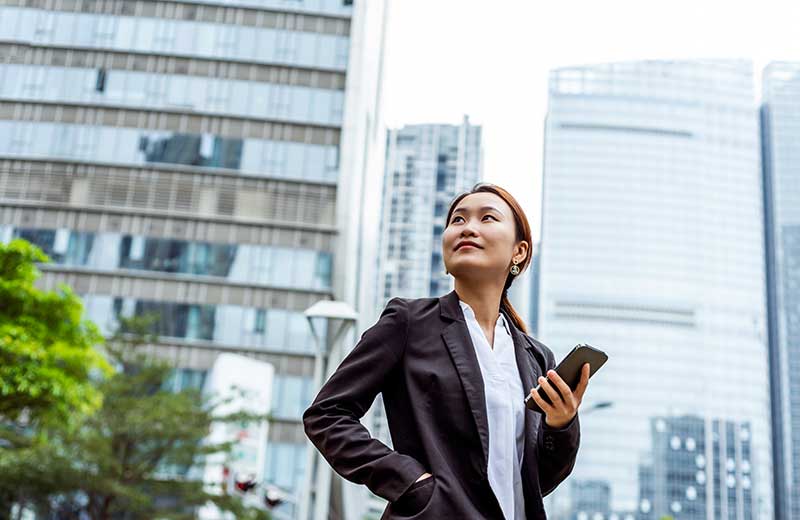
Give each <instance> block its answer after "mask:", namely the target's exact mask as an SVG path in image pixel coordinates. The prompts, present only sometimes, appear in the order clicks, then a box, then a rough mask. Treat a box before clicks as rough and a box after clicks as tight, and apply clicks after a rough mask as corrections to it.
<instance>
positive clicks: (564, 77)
mask: <svg viewBox="0 0 800 520" xmlns="http://www.w3.org/2000/svg"><path fill="white" fill-rule="evenodd" d="M545 147H546V149H545V170H544V187H543V193H544V200H543V215H542V226H543V229H542V256H541V271H540V273H541V274H540V298H539V323H538V333H539V338H540V339H541V340H542V341H543V342H544V343H545V344H547V345H548V346H550V347H551V348H552V349H553V350H554V352H555V354H556V358H557V359H561V358H562V357H563V356H564V355H565V354H566V353H567V352H568V351H569V350H570V349H571V348H572V347H573V346H574V345H575V344H577V343H584V342H585V343H589V344H591V345H594V346H596V347H598V348H601V349H603V350H604V351H606V352H607V353H608V355H609V360H608V362H607V363H606V365H605V366H604V367H603V368H602V369H601V370H600V371H599V372H598V373H597V375H596V376H594V377H593V378H592V380H591V382H590V384H589V387H588V392H587V394H586V396H585V397H584V401H583V403H584V404H583V406H586V407H591V405H592V403H595V402H611V403H612V404H613V406H611V407H607V408H604V409H602V410H597V411H595V412H593V413H591V414H587V415H586V417H584V420H582V421H581V426H582V430H583V432H582V437H581V451H580V454H579V455H578V460H577V463H576V466H575V468H574V471H573V473H572V475H571V476H570V477H569V478H573V479H577V480H606V481H608V482H609V484H610V496H611V502H612V504H611V507H610V510H613V511H639V512H643V511H642V510H641V504H640V503H639V500H638V494H639V487H640V485H639V484H640V483H639V471H637V469H638V467H639V464H640V462H641V459H642V457H643V456H644V455H645V454H647V453H652V449H653V447H652V437H651V434H650V421H649V418H650V417H655V416H676V415H677V416H680V415H687V414H690V415H696V416H699V417H701V418H704V419H705V418H708V417H711V418H714V419H716V420H721V421H728V422H730V423H735V424H743V423H747V424H749V425H751V431H750V434H751V440H750V443H751V446H752V456H751V458H750V462H751V464H752V471H753V478H752V482H753V485H754V487H753V508H754V515H753V516H754V518H759V519H768V518H771V517H772V506H773V498H772V489H771V485H770V478H769V477H768V476H769V475H771V472H772V457H771V452H770V450H771V448H770V446H771V439H770V438H771V430H770V425H769V423H770V421H769V379H768V353H767V337H766V334H767V332H766V303H765V272H764V261H763V258H764V232H763V223H762V222H763V206H762V191H761V175H760V146H759V119H758V112H757V110H756V107H755V101H754V85H753V73H752V65H751V64H750V63H749V62H744V61H733V60H731V61H643V62H630V63H613V64H604V65H596V66H584V67H570V68H563V69H559V70H555V71H553V73H552V75H551V78H550V86H549V110H548V116H547V123H546V136H545ZM561 492H562V490H561V489H557V490H556V491H555V493H554V494H553V498H552V499H551V498H550V497H548V499H550V500H556V501H557V496H558V494H559V493H561ZM564 492H566V491H565V490H564ZM737 514H738V513H737ZM730 518H737V519H739V518H741V517H740V516H731V517H730Z"/></svg>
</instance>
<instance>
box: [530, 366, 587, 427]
mask: <svg viewBox="0 0 800 520" xmlns="http://www.w3.org/2000/svg"><path fill="white" fill-rule="evenodd" d="M551 382H552V384H551ZM553 384H554V385H555V386H556V387H557V388H558V391H556V389H555V388H553ZM539 385H540V386H541V387H542V388H543V389H544V391H545V392H546V393H547V396H548V397H549V398H550V401H552V402H553V404H552V405H550V404H547V402H546V401H545V400H544V399H542V398H541V397H539V394H538V393H537V392H535V391H534V390H535V389H531V396H532V397H533V400H534V401H536V404H538V405H539V408H541V409H542V411H543V412H544V413H545V414H546V416H547V417H546V418H545V422H546V423H547V425H548V426H550V427H551V428H563V427H564V426H566V425H567V424H569V422H570V421H571V420H572V418H573V417H575V414H576V413H578V407H579V406H580V405H581V401H582V400H583V394H584V393H585V392H586V387H587V386H588V385H589V363H584V364H583V367H581V379H580V381H579V382H578V386H577V387H576V388H575V391H574V392H573V391H572V389H570V387H569V385H567V383H565V382H564V380H563V379H561V376H559V375H558V374H557V373H556V371H555V370H548V371H547V378H545V377H542V376H539ZM559 392H560V395H559ZM562 396H564V397H562Z"/></svg>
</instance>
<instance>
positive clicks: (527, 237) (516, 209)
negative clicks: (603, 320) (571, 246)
mask: <svg viewBox="0 0 800 520" xmlns="http://www.w3.org/2000/svg"><path fill="white" fill-rule="evenodd" d="M473 193H494V194H495V195H497V196H498V197H500V198H501V199H503V200H504V201H505V202H506V204H508V206H509V207H510V208H511V211H512V212H513V213H514V224H515V226H514V227H515V228H516V230H517V235H516V241H517V242H519V241H522V240H524V241H526V242H527V243H528V254H527V256H525V259H524V260H523V261H522V263H520V264H517V266H518V267H519V274H518V275H516V276H514V275H513V274H511V273H510V272H509V273H508V274H507V275H506V283H505V285H504V286H503V296H502V298H501V299H500V307H501V308H504V309H505V310H506V313H507V314H508V316H509V317H510V318H511V321H513V322H514V325H516V326H517V328H518V329H520V330H521V331H522V332H524V333H525V334H527V333H528V328H527V327H526V326H525V323H524V322H523V321H522V318H521V317H520V316H519V314H517V311H515V310H514V307H513V306H512V305H511V302H510V301H509V299H508V288H509V287H511V284H512V283H514V278H516V277H517V276H520V275H521V274H522V273H523V272H524V271H525V269H526V268H527V267H528V264H530V262H531V253H532V251H531V248H532V247H533V241H532V240H531V226H530V224H528V217H526V216H525V212H524V211H523V210H522V206H520V205H519V203H518V202H517V199H515V198H514V197H513V196H512V195H511V194H510V193H509V192H507V191H506V190H504V189H503V188H501V187H500V186H497V185H495V184H489V183H488V182H479V183H478V184H476V185H475V186H473V187H472V189H471V190H470V191H467V192H464V193H462V194H461V195H459V196H457V197H456V198H455V199H453V202H451V203H450V209H449V210H448V212H447V220H446V221H445V223H444V226H445V227H447V226H448V225H449V223H450V217H451V216H452V214H453V210H454V209H456V206H458V203H459V202H461V199H463V198H464V197H466V196H467V195H472V194H473Z"/></svg>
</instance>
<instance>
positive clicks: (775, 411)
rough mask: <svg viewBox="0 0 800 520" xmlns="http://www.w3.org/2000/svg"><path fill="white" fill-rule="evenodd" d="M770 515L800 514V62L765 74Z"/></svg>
mask: <svg viewBox="0 0 800 520" xmlns="http://www.w3.org/2000/svg"><path fill="white" fill-rule="evenodd" d="M762 90H763V106H762V110H761V115H762V136H763V139H762V146H763V150H764V152H763V156H764V162H763V164H764V181H765V182H764V203H765V222H766V235H767V236H766V253H767V282H768V293H767V294H768V306H769V340H770V380H771V381H773V382H775V384H773V385H771V388H772V417H773V422H772V427H773V440H774V449H773V455H774V457H775V513H776V515H775V517H776V518H778V519H779V520H784V519H789V518H800V63H772V64H770V65H768V66H767V67H766V69H765V70H764V76H763V89H762Z"/></svg>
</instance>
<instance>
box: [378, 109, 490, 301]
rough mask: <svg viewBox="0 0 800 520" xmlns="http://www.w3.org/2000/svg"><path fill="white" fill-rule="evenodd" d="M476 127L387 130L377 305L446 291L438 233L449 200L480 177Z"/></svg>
mask: <svg viewBox="0 0 800 520" xmlns="http://www.w3.org/2000/svg"><path fill="white" fill-rule="evenodd" d="M481 154H482V146H481V127H480V126H475V125H472V124H470V122H469V119H468V118H467V117H464V120H463V122H462V123H461V124H460V125H435V124H426V125H409V126H406V127H403V128H401V129H399V130H389V133H388V139H387V146H386V165H385V177H384V189H383V204H382V217H381V233H380V239H379V245H380V257H379V262H378V263H379V266H380V267H379V271H378V272H379V275H378V291H379V292H378V294H377V298H378V304H377V305H378V306H379V307H382V306H383V305H385V304H386V302H388V301H389V300H390V299H391V298H394V297H396V296H400V297H405V298H423V297H428V296H440V295H442V294H445V293H447V292H450V291H451V290H452V288H453V279H452V277H451V276H448V275H446V274H445V272H444V262H443V260H442V233H443V232H444V228H445V222H444V220H445V218H446V217H447V210H448V209H449V205H450V202H452V200H453V199H454V198H455V197H456V196H457V195H458V194H460V193H461V192H464V191H468V190H469V189H471V188H472V187H473V185H475V184H476V183H477V182H479V181H480V180H481Z"/></svg>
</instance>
